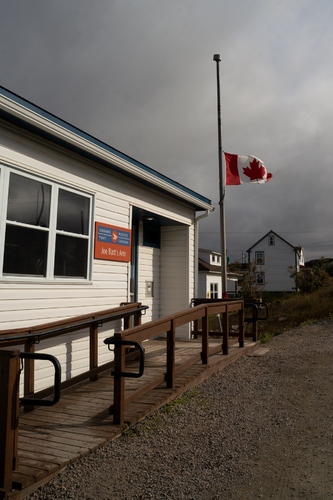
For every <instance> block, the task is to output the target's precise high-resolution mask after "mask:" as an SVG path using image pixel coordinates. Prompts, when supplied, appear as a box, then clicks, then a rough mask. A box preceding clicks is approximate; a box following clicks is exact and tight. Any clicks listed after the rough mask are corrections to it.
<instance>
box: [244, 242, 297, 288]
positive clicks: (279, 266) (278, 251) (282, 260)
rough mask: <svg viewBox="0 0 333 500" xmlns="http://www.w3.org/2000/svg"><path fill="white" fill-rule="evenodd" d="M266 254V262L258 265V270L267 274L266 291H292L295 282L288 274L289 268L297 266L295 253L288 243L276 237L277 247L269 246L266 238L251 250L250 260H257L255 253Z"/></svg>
mask: <svg viewBox="0 0 333 500" xmlns="http://www.w3.org/2000/svg"><path fill="white" fill-rule="evenodd" d="M257 251H259V252H264V255H265V262H264V264H263V265H262V266H259V265H258V270H262V271H263V272H264V273H265V281H266V285H265V290H267V291H271V292H273V291H274V292H276V291H288V292H290V291H292V289H293V287H294V281H293V280H292V279H291V278H290V273H289V272H288V267H289V266H293V267H294V266H295V251H294V250H293V248H292V247H291V246H290V245H288V244H287V243H286V242H284V241H283V240H281V239H280V238H278V237H277V236H275V245H273V246H269V245H268V238H264V239H263V240H262V241H260V242H259V243H258V244H257V245H256V246H255V247H253V248H252V249H251V256H250V260H251V261H252V260H253V259H255V252H257Z"/></svg>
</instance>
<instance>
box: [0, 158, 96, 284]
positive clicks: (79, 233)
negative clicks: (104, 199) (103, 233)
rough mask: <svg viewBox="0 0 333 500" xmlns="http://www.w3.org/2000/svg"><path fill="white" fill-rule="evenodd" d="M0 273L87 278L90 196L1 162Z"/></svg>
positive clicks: (8, 275)
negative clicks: (0, 242)
mask: <svg viewBox="0 0 333 500" xmlns="http://www.w3.org/2000/svg"><path fill="white" fill-rule="evenodd" d="M1 174H2V175H1V182H2V187H3V193H4V200H3V210H2V213H3V219H2V222H1V226H2V227H4V228H5V230H4V231H3V232H2V233H1V241H2V244H1V247H0V249H3V252H2V255H0V263H1V273H2V276H6V278H7V277H11V278H15V277H16V278H18V277H20V278H21V277H30V278H31V277H33V278H47V279H52V278H75V279H76V278H79V279H89V273H90V241H91V227H92V225H91V205H92V196H91V195H88V194H86V193H81V192H78V191H76V190H73V189H71V188H69V187H65V186H62V185H58V184H57V183H54V182H51V181H48V180H47V179H42V178H39V177H35V176H30V175H28V174H23V173H21V172H19V171H18V170H14V169H12V168H3V169H2V172H1Z"/></svg>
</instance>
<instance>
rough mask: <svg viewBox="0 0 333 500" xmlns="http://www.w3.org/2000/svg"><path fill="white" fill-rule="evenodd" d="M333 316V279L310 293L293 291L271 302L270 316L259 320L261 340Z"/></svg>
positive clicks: (264, 340) (266, 339) (263, 340)
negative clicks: (323, 286)
mask: <svg viewBox="0 0 333 500" xmlns="http://www.w3.org/2000/svg"><path fill="white" fill-rule="evenodd" d="M332 316H333V281H332V280H331V281H330V284H329V285H328V286H326V287H325V288H322V289H321V290H317V291H315V292H313V293H309V294H300V293H297V292H295V293H292V294H286V295H283V296H281V297H280V298H278V299H275V300H272V301H270V303H269V318H268V319H267V320H265V321H259V324H258V332H259V338H260V340H261V342H267V341H268V340H269V339H270V338H271V337H274V336H275V335H279V334H280V333H282V332H284V331H286V330H290V329H291V328H294V327H296V326H300V325H304V324H311V323H314V322H317V321H321V320H325V319H329V318H331V317H332Z"/></svg>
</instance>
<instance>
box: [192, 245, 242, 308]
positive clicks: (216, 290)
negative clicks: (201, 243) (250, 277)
mask: <svg viewBox="0 0 333 500" xmlns="http://www.w3.org/2000/svg"><path fill="white" fill-rule="evenodd" d="M198 265H199V271H198V274H199V278H198V298H208V299H221V298H222V279H221V254H220V253H219V252H214V251H212V250H204V249H203V248H199V264H198ZM239 277H240V276H239V275H238V274H236V273H229V272H228V273H227V292H228V297H234V296H235V295H237V286H238V278H239Z"/></svg>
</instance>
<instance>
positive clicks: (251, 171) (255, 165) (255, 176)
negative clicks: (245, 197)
mask: <svg viewBox="0 0 333 500" xmlns="http://www.w3.org/2000/svg"><path fill="white" fill-rule="evenodd" d="M243 172H244V175H246V176H247V177H250V180H251V181H258V180H260V179H263V178H264V175H265V172H266V169H265V167H264V166H263V165H261V167H259V162H258V160H257V159H256V158H254V159H253V161H250V168H249V167H246V168H243Z"/></svg>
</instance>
